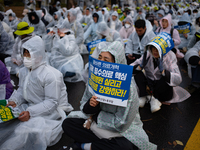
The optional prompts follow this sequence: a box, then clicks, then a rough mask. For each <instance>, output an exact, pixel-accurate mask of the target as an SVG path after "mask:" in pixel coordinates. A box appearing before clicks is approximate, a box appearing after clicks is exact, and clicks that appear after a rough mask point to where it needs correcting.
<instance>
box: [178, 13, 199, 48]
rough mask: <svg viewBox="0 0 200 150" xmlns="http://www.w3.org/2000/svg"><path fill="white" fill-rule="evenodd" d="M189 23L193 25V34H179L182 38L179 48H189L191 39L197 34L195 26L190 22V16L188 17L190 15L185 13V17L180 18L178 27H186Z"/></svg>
mask: <svg viewBox="0 0 200 150" xmlns="http://www.w3.org/2000/svg"><path fill="white" fill-rule="evenodd" d="M188 23H190V25H191V32H190V33H185V34H179V35H180V38H181V44H180V45H179V46H178V48H180V49H183V48H184V47H187V45H188V42H189V41H190V39H191V38H192V36H193V35H194V34H195V32H196V29H195V26H194V25H192V22H191V20H190V16H189V15H188V13H184V14H183V16H182V17H181V18H180V20H179V22H178V25H179V26H181V25H186V24H188Z"/></svg>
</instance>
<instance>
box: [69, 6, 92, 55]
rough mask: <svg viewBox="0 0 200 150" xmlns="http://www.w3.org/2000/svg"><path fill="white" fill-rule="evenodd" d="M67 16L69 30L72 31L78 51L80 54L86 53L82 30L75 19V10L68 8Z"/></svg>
mask: <svg viewBox="0 0 200 150" xmlns="http://www.w3.org/2000/svg"><path fill="white" fill-rule="evenodd" d="M69 17H70V21H69V23H70V25H71V30H72V31H73V32H74V35H75V38H76V44H77V45H78V46H79V50H80V53H81V54H85V53H88V51H87V48H86V46H85V45H84V44H83V43H84V38H83V35H84V30H83V27H82V25H81V23H80V22H79V21H78V20H77V10H75V9H70V11H69Z"/></svg>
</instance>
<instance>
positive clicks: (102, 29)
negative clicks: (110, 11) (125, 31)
mask: <svg viewBox="0 0 200 150" xmlns="http://www.w3.org/2000/svg"><path fill="white" fill-rule="evenodd" d="M97 33H98V34H99V35H100V37H101V39H106V42H114V41H119V42H122V40H121V37H120V34H119V32H117V31H116V30H113V29H110V28H109V27H108V26H107V24H106V23H105V22H104V21H103V22H101V23H99V25H98V29H97Z"/></svg>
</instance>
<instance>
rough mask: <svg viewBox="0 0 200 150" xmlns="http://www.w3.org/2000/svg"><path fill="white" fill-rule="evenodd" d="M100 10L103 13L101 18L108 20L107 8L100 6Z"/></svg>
mask: <svg viewBox="0 0 200 150" xmlns="http://www.w3.org/2000/svg"><path fill="white" fill-rule="evenodd" d="M101 11H102V14H103V20H104V21H105V22H108V19H109V17H110V14H109V12H108V10H107V8H102V10H101Z"/></svg>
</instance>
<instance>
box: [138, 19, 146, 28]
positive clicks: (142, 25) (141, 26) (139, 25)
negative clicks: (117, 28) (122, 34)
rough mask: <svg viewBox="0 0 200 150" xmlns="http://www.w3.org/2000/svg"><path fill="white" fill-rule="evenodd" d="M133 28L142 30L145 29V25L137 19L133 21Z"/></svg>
mask: <svg viewBox="0 0 200 150" xmlns="http://www.w3.org/2000/svg"><path fill="white" fill-rule="evenodd" d="M135 27H136V28H143V29H144V28H145V27H146V23H145V21H144V20H142V19H139V20H137V21H135Z"/></svg>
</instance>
